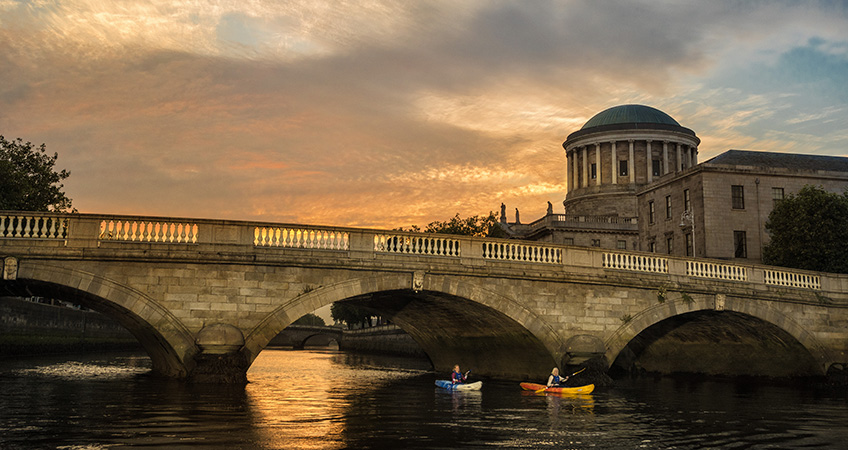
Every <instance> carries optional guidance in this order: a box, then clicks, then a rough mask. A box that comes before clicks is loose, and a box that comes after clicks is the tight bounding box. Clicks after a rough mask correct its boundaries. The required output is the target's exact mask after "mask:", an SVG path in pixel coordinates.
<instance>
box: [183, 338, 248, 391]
mask: <svg viewBox="0 0 848 450" xmlns="http://www.w3.org/2000/svg"><path fill="white" fill-rule="evenodd" d="M196 343H197V346H198V348H199V349H200V353H198V354H197V355H195V356H194V363H195V366H194V368H192V369H191V370H190V371H189V374H188V380H189V381H190V382H194V383H226V384H247V369H248V368H249V367H250V363H249V362H248V360H247V358H246V357H245V355H244V353H243V352H242V349H243V348H244V334H243V333H242V332H241V330H239V329H238V328H236V327H234V326H232V325H229V324H224V323H218V324H213V325H208V326H206V327H203V329H201V330H200V332H198V333H197V339H196Z"/></svg>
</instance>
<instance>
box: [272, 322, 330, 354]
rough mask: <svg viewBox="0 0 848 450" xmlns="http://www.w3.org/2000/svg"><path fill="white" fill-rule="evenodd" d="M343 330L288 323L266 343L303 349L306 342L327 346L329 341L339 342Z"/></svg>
mask: <svg viewBox="0 0 848 450" xmlns="http://www.w3.org/2000/svg"><path fill="white" fill-rule="evenodd" d="M343 337H344V330H342V329H341V328H339V327H322V326H317V325H289V326H287V327H286V328H285V329H284V330H283V331H282V332H280V334H278V335H276V336H274V338H273V339H271V341H270V342H269V343H268V345H280V346H287V347H293V348H294V349H296V350H303V348H304V347H306V345H307V344H309V345H320V346H327V345H330V343H331V342H333V341H335V342H336V343H341V341H342V338H343Z"/></svg>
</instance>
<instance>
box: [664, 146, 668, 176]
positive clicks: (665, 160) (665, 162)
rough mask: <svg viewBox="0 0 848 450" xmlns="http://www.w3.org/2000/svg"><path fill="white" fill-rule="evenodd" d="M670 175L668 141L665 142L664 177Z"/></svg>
mask: <svg viewBox="0 0 848 450" xmlns="http://www.w3.org/2000/svg"><path fill="white" fill-rule="evenodd" d="M667 173H668V141H663V175H665V174H667Z"/></svg>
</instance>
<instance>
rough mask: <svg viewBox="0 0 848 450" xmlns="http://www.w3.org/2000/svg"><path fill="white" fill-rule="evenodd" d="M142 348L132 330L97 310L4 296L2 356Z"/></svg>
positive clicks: (1, 301) (0, 331) (0, 330)
mask: <svg viewBox="0 0 848 450" xmlns="http://www.w3.org/2000/svg"><path fill="white" fill-rule="evenodd" d="M138 349H141V345H139V343H138V341H137V340H136V338H135V337H134V336H133V335H132V334H130V332H129V331H127V330H126V329H125V328H124V327H122V326H121V325H120V324H118V323H117V322H115V321H113V320H112V319H110V318H109V317H106V316H104V315H103V314H100V313H98V312H96V311H85V310H79V309H75V308H72V307H68V306H66V305H51V304H44V303H38V302H33V301H29V300H26V299H21V298H17V297H0V357H8V356H28V355H41V354H48V353H49V354H58V353H78V352H91V351H116V350H138Z"/></svg>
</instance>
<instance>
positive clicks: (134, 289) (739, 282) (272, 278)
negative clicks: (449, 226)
mask: <svg viewBox="0 0 848 450" xmlns="http://www.w3.org/2000/svg"><path fill="white" fill-rule="evenodd" d="M0 258H3V261H4V271H3V280H2V284H0V291H2V292H4V293H7V294H11V295H26V296H31V295H37V296H44V297H53V298H59V299H64V300H69V301H72V302H75V303H79V304H82V305H85V306H87V307H90V308H92V309H95V310H98V311H101V312H103V313H105V314H108V315H110V316H111V317H113V318H115V319H116V320H117V321H119V322H120V323H122V324H123V325H124V326H125V327H126V328H127V329H128V330H129V331H130V332H132V333H133V334H134V335H135V336H136V338H138V340H139V342H140V343H141V344H142V345H143V346H144V348H145V349H146V351H147V352H148V354H149V355H150V358H151V360H152V363H153V367H154V369H155V370H156V371H158V372H161V373H163V374H166V375H169V376H172V377H181V378H188V379H190V380H195V381H205V380H208V381H221V382H244V381H246V371H247V369H248V368H249V366H250V364H251V363H252V362H253V361H254V359H255V358H256V357H257V355H258V354H259V352H261V351H262V349H263V348H265V347H266V346H267V345H268V344H269V342H270V341H271V339H272V338H274V337H275V336H277V335H278V334H279V333H280V332H281V331H282V330H283V329H285V328H286V327H287V326H288V325H289V324H291V323H292V322H294V321H295V320H296V319H298V318H299V317H301V316H303V315H304V314H306V313H309V312H312V311H314V310H316V309H318V308H320V307H322V306H324V305H328V304H331V303H333V302H336V301H348V302H355V303H357V304H360V305H362V306H366V307H369V308H372V309H373V310H374V311H376V312H377V313H379V314H380V315H382V316H383V317H386V318H389V319H390V320H391V321H392V323H394V324H397V325H399V326H400V327H401V328H403V330H405V331H406V332H407V333H408V334H409V335H411V336H412V337H413V338H414V339H415V341H417V342H418V343H419V344H420V346H421V347H422V349H424V351H425V352H426V353H427V355H428V356H429V357H430V360H431V362H432V363H433V366H434V368H435V369H436V370H438V371H448V370H450V368H451V367H452V366H453V365H454V364H461V365H462V366H463V367H467V368H473V370H474V372H475V373H476V374H478V375H481V376H490V377H494V378H500V379H508V380H516V379H530V378H536V379H540V378H542V377H546V375H547V373H549V371H550V368H551V367H553V366H554V365H566V364H574V363H578V362H581V361H584V360H586V359H587V358H590V357H599V358H601V359H602V360H604V361H605V362H606V364H607V365H610V366H611V367H622V368H629V367H632V366H634V365H635V366H641V367H643V368H645V367H646V365H647V366H649V367H647V368H648V369H657V370H660V371H662V370H676V369H684V370H687V371H695V372H698V371H705V372H710V371H712V372H719V373H721V372H727V373H731V372H733V370H734V369H733V367H737V368H738V367H739V366H745V367H750V368H752V370H753V369H757V368H759V369H760V370H761V371H762V372H763V373H766V374H770V375H786V376H795V375H810V374H813V375H815V374H824V373H826V371H827V370H828V368H830V367H831V366H832V365H834V364H837V363H845V362H846V361H848V358H846V351H848V344H847V343H848V295H846V293H848V276H844V275H834V274H825V273H811V272H803V271H795V270H787V269H783V268H776V267H768V266H759V265H751V264H741V263H740V264H737V263H735V262H728V261H717V260H702V259H682V258H673V257H667V256H663V255H658V254H652V253H642V252H624V251H612V250H603V249H595V248H582V247H571V246H556V245H545V244H540V243H536V242H527V241H514V240H513V241H510V240H497V239H486V238H476V237H463V236H449V235H434V234H414V233H404V232H397V231H385V230H369V229H354V228H336V227H320V226H309V225H292V224H274V223H255V222H250V223H248V222H237V221H223V220H195V219H178V218H157V217H129V216H112V215H88V214H70V215H63V214H50V213H22V212H0ZM681 352H682V353H681ZM646 355H648V356H650V355H653V358H650V357H648V356H646ZM692 355H695V357H693V356H692ZM764 355H766V356H767V357H771V356H772V355H774V356H775V358H777V359H774V358H772V359H768V358H766V359H765V360H756V361H753V362H748V361H747V360H748V359H749V358H750V359H752V360H755V359H757V358H762V357H763V356H764ZM726 361H731V362H735V365H734V366H733V367H731V366H730V365H727V364H726ZM669 364H670V365H675V364H676V365H677V366H678V367H677V368H676V369H675V367H671V368H669V367H663V365H669ZM681 366H683V367H681ZM293 369H294V368H293Z"/></svg>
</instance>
